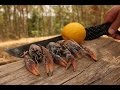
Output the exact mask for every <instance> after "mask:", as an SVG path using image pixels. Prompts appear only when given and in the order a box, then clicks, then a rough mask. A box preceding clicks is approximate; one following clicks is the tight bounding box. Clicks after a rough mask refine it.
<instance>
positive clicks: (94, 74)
mask: <svg viewBox="0 0 120 90" xmlns="http://www.w3.org/2000/svg"><path fill="white" fill-rule="evenodd" d="M83 45H84V46H86V47H88V48H90V49H91V50H93V51H94V52H95V53H96V55H97V58H98V61H97V62H94V61H92V60H91V59H89V58H86V57H82V58H79V59H77V71H76V72H74V71H73V69H72V67H70V68H69V69H68V70H65V69H64V68H63V67H61V66H59V65H56V64H55V69H54V73H53V76H51V77H48V76H47V75H46V72H45V66H44V64H43V63H41V64H40V66H39V68H40V73H41V75H40V76H34V75H33V74H31V73H30V72H28V71H27V70H26V68H25V66H24V60H19V61H17V62H13V63H9V64H6V65H2V66H0V85H102V84H108V85H111V84H117V85H119V84H120V42H117V41H115V40H114V39H111V38H102V37H101V38H99V39H95V40H92V41H86V42H85V43H83Z"/></svg>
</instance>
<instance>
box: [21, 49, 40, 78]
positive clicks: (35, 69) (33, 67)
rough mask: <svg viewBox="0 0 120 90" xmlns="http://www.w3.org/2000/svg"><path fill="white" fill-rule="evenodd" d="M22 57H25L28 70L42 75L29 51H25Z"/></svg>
mask: <svg viewBox="0 0 120 90" xmlns="http://www.w3.org/2000/svg"><path fill="white" fill-rule="evenodd" d="M22 57H23V58H24V61H25V66H26V68H27V70H28V71H29V72H31V73H32V74H34V75H36V76H38V75H40V72H39V70H38V65H37V64H36V63H35V62H34V61H33V60H32V59H31V58H30V56H29V55H28V51H26V52H24V54H23V55H22Z"/></svg>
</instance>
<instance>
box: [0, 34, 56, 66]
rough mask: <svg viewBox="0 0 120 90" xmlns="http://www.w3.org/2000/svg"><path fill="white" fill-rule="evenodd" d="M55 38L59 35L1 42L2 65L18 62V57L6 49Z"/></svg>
mask: <svg viewBox="0 0 120 90" xmlns="http://www.w3.org/2000/svg"><path fill="white" fill-rule="evenodd" d="M55 36H57V35H54V36H46V37H35V38H21V39H19V40H11V41H5V42H0V52H1V53H0V65H3V64H6V63H10V62H13V61H16V57H13V56H11V55H9V54H8V53H6V52H5V50H6V49H8V48H13V47H17V46H20V45H24V44H28V43H32V42H36V41H40V40H45V39H49V38H52V37H55Z"/></svg>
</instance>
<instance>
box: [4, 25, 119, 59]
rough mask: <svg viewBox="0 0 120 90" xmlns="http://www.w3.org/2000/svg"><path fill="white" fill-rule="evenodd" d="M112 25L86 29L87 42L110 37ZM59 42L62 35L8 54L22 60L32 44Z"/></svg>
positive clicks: (16, 49)
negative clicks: (103, 36) (106, 36)
mask: <svg viewBox="0 0 120 90" xmlns="http://www.w3.org/2000/svg"><path fill="white" fill-rule="evenodd" d="M110 25H111V23H103V24H101V25H96V26H92V27H87V28H85V30H86V37H85V40H93V39H97V38H99V37H100V36H102V35H109V33H108V29H109V27H110ZM117 33H118V34H119V35H120V31H117ZM58 40H63V38H62V36H61V35H59V36H56V37H54V38H50V39H47V40H42V41H37V42H34V43H30V44H26V45H22V46H19V47H15V48H10V49H7V50H6V52H7V53H9V54H10V55H12V56H15V57H18V58H21V55H22V54H23V52H24V51H27V50H28V49H29V46H30V45H31V44H37V45H42V46H46V45H47V44H48V43H49V42H56V41H58Z"/></svg>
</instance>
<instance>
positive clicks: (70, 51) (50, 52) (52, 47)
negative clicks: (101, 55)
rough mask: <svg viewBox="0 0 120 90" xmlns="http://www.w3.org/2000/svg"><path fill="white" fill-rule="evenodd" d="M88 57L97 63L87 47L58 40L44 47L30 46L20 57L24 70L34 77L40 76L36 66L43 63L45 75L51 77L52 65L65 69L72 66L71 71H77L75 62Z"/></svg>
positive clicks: (73, 42)
mask: <svg viewBox="0 0 120 90" xmlns="http://www.w3.org/2000/svg"><path fill="white" fill-rule="evenodd" d="M81 55H82V56H89V57H90V58H91V59H93V60H94V61H97V58H96V55H95V54H94V53H93V52H92V51H91V50H90V49H88V48H87V47H84V46H82V45H80V44H78V43H77V42H75V41H74V40H60V41H57V42H50V43H49V44H48V45H46V47H44V46H41V45H36V44H32V45H30V47H29V50H28V51H25V52H24V53H23V55H22V57H23V58H24V61H25V66H26V68H27V69H28V70H29V71H30V72H31V73H33V74H34V75H40V71H39V69H38V64H39V63H40V62H42V61H43V62H44V64H45V68H46V73H47V75H48V76H50V75H51V76H52V74H53V71H54V63H56V64H59V65H61V66H63V67H65V68H66V70H67V69H68V68H69V67H70V66H72V67H73V71H76V69H77V60H76V58H80V56H81Z"/></svg>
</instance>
